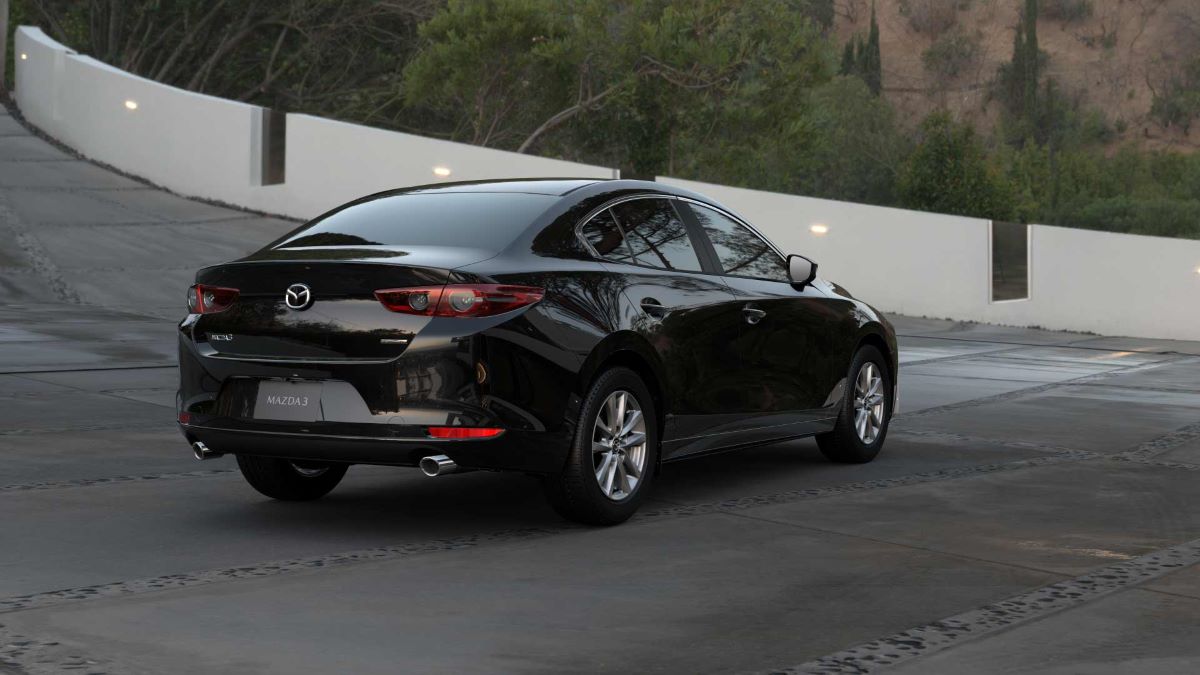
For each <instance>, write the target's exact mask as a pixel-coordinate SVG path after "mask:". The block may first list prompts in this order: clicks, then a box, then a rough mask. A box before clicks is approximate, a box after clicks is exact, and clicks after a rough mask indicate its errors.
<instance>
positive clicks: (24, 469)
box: [0, 381, 232, 503]
mask: <svg viewBox="0 0 1200 675" xmlns="http://www.w3.org/2000/svg"><path fill="white" fill-rule="evenodd" d="M4 386H5V383H4V382H3V381H0V388H2V387H4ZM46 386H50V385H46ZM0 462H3V468H2V469H0V490H3V489H4V488H5V486H15V485H31V484H34V483H45V482H70V481H82V480H96V479H103V478H111V477H115V476H148V475H158V474H164V473H180V472H191V471H196V470H199V469H205V468H207V469H216V468H224V469H227V470H232V465H231V463H229V462H223V461H210V462H208V463H207V464H201V463H200V462H197V461H196V459H195V458H194V457H192V454H191V451H190V449H189V448H188V446H187V442H186V441H185V440H184V438H183V434H181V433H179V429H178V428H177V427H176V426H175V425H174V424H171V423H170V422H164V423H163V424H161V425H157V426H156V427H153V428H144V429H116V430H112V429H110V430H99V431H71V432H59V433H41V434H25V435H21V434H16V435H12V434H10V435H5V436H0ZM210 465H211V466H210ZM109 494H113V493H111V492H110V493H109ZM96 496H97V497H101V498H103V495H96ZM13 503H15V502H13Z"/></svg>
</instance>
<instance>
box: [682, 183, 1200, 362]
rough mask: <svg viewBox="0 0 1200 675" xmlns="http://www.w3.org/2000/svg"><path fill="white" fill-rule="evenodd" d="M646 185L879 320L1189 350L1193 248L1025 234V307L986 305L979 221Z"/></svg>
mask: <svg viewBox="0 0 1200 675" xmlns="http://www.w3.org/2000/svg"><path fill="white" fill-rule="evenodd" d="M658 180H659V181H660V182H663V183H667V184H670V185H677V186H680V187H683V188H687V189H689V190H694V191H696V192H700V193H702V194H705V195H708V196H709V197H711V198H713V199H715V200H717V201H719V202H721V203H722V204H724V205H725V206H727V207H729V208H730V209H732V210H733V211H734V212H736V213H738V214H740V215H742V216H743V217H744V218H746V220H748V221H749V222H750V223H751V224H753V225H754V226H755V227H756V228H757V229H759V230H760V231H762V233H763V234H765V235H766V236H767V237H769V238H770V239H771V240H773V241H774V242H775V243H776V244H777V245H778V246H779V247H780V248H781V249H783V250H784V251H785V252H787V253H799V254H801V255H805V256H808V257H810V258H812V259H814V260H816V261H817V264H818V267H819V272H820V274H821V276H823V277H825V278H827V279H830V280H833V281H836V282H837V283H839V284H841V285H843V286H845V287H846V288H847V289H848V290H850V292H852V293H854V294H855V295H856V296H857V297H860V298H862V299H864V300H866V301H868V302H870V303H871V304H873V305H875V306H876V307H878V308H880V309H882V310H884V311H886V312H896V313H902V314H910V315H916V316H929V317H934V318H950V319H958V320H964V321H983V322H988V323H999V324H1008V325H1015V326H1041V327H1044V328H1049V329H1054V330H1074V331H1091V332H1095V333H1101V334H1104V335H1124V336H1131V337H1148V338H1168V339H1178V340H1200V241H1194V240H1189V239H1167V238H1162V237H1146V236H1140V235H1132V234H1117V233H1112V232H1097V231H1092V230H1079V229H1072V228H1064V227H1050V226H1046V225H1034V226H1032V227H1031V232H1030V243H1029V246H1030V269H1031V275H1030V286H1029V299H1028V300H1013V301H1007V302H996V303H993V302H991V292H990V288H991V286H990V284H991V264H990V261H991V251H990V240H991V237H990V231H989V223H988V221H986V220H979V219H975V218H962V217H957V216H944V215H938V214H933V213H923V212H919V211H905V210H903V209H893V208H886V207H879V206H867V205H864V204H852V203H848V202H838V201H832V200H828V199H813V198H810V197H798V196H794V195H785V194H778V193H773V192H762V191H759V190H747V189H744V188H734V187H728V186H724V185H712V184H708V183H697V182H694V181H685V180H679V179H674V178H663V177H660V178H659V179H658ZM814 224H820V225H824V226H826V228H828V232H827V233H826V234H824V235H817V234H814V233H813V232H812V230H811V227H812V225H814Z"/></svg>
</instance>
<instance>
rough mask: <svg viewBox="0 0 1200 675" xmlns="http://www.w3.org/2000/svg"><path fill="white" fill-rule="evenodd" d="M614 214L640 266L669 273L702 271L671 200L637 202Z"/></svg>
mask: <svg viewBox="0 0 1200 675" xmlns="http://www.w3.org/2000/svg"><path fill="white" fill-rule="evenodd" d="M611 210H612V212H613V214H614V215H616V218H617V222H618V223H620V225H621V229H623V230H624V231H625V239H626V241H628V242H629V247H630V249H631V250H632V251H633V255H634V257H635V258H636V259H637V262H638V263H640V264H642V265H650V266H653V267H664V268H666V269H669V270H683V271H690V272H695V271H699V270H700V269H701V268H700V258H699V256H697V255H696V249H695V248H694V247H693V246H692V240H691V238H690V237H689V236H688V231H687V227H686V226H685V225H684V224H683V220H682V219H680V217H679V214H678V213H677V212H676V211H675V207H674V205H672V204H671V202H670V201H669V200H666V199H635V200H633V201H628V202H623V203H621V204H617V205H616V206H614V207H612V209H611Z"/></svg>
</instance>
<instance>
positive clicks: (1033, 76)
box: [1013, 0, 1041, 123]
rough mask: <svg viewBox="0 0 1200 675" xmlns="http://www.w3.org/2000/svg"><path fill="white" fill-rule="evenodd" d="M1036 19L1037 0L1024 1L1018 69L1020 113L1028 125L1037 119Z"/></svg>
mask: <svg viewBox="0 0 1200 675" xmlns="http://www.w3.org/2000/svg"><path fill="white" fill-rule="evenodd" d="M1037 19H1038V3H1037V0H1025V17H1024V20H1023V21H1022V22H1021V23H1023V24H1024V28H1025V44H1024V49H1023V50H1021V51H1023V52H1024V53H1023V55H1022V58H1021V64H1020V67H1021V69H1022V70H1023V72H1022V73H1021V84H1022V85H1023V86H1024V92H1022V94H1023V96H1022V104H1023V107H1022V112H1023V114H1024V116H1025V119H1026V120H1027V121H1029V122H1030V123H1033V122H1035V119H1034V118H1036V117H1037V99H1038V79H1039V75H1040V73H1039V72H1038V71H1039V66H1040V65H1041V64H1040V63H1039V62H1040V61H1041V58H1040V50H1039V49H1038V36H1037ZM1017 67H1018V64H1016V63H1014V64H1013V68H1014V69H1015V68H1017Z"/></svg>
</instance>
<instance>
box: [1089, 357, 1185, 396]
mask: <svg viewBox="0 0 1200 675" xmlns="http://www.w3.org/2000/svg"><path fill="white" fill-rule="evenodd" d="M1105 384H1111V385H1114V386H1131V387H1152V388H1156V389H1179V390H1180V391H1197V390H1200V359H1183V360H1177V361H1173V362H1171V363H1170V364H1168V365H1164V367H1162V368H1153V369H1150V370H1141V371H1138V372H1133V373H1126V374H1121V375H1114V376H1113V377H1112V378H1109V379H1106V380H1105Z"/></svg>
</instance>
